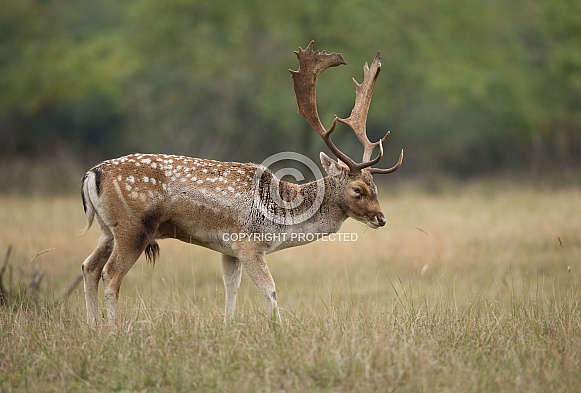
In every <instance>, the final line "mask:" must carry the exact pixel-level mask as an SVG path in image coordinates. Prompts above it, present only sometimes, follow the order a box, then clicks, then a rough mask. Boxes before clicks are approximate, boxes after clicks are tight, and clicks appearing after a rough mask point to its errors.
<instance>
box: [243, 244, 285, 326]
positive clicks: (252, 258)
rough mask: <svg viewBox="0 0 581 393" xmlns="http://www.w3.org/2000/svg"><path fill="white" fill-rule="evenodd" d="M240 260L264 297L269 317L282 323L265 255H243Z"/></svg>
mask: <svg viewBox="0 0 581 393" xmlns="http://www.w3.org/2000/svg"><path fill="white" fill-rule="evenodd" d="M239 259H240V260H241V261H242V263H243V264H244V269H245V270H246V273H247V274H248V276H249V277H250V279H251V280H252V282H253V283H254V285H256V286H257V287H258V289H259V290H260V292H262V294H263V295H264V297H265V299H266V305H267V307H268V311H269V315H270V316H271V317H272V319H273V320H274V321H275V322H278V323H281V319H280V313H279V311H278V303H277V301H276V288H275V285H274V280H273V278H272V275H271V274H270V270H268V266H267V265H266V258H265V255H264V253H250V254H249V255H244V256H243V255H241V256H239Z"/></svg>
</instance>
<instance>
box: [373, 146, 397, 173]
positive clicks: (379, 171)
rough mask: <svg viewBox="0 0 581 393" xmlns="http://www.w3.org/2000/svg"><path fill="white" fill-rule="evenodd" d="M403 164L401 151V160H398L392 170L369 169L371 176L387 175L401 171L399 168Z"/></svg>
mask: <svg viewBox="0 0 581 393" xmlns="http://www.w3.org/2000/svg"><path fill="white" fill-rule="evenodd" d="M402 162H403V149H401V152H400V153H399V160H397V164H395V165H394V166H392V167H391V168H386V169H381V168H369V172H370V173H371V174H376V173H377V174H385V173H391V172H395V171H397V170H398V169H399V167H400V166H401V164H402ZM372 165H373V164H372Z"/></svg>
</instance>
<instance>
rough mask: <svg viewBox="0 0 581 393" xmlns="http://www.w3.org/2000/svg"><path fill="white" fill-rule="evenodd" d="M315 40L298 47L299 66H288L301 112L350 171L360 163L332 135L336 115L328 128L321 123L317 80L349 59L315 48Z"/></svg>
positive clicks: (354, 169) (296, 52)
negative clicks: (336, 143)
mask: <svg viewBox="0 0 581 393" xmlns="http://www.w3.org/2000/svg"><path fill="white" fill-rule="evenodd" d="M314 43H315V41H311V42H310V43H309V45H307V47H306V49H302V48H299V50H297V51H295V54H296V55H297V59H298V60H299V70H298V71H293V70H289V71H290V72H291V74H292V77H293V82H294V89H295V95H296V98H297V105H298V108H299V114H300V115H301V116H303V117H304V118H305V119H306V120H307V122H308V123H309V124H310V125H311V127H313V128H314V129H315V131H317V133H318V134H319V135H320V136H321V138H323V141H324V142H325V144H326V145H327V146H328V147H329V149H330V150H331V151H332V152H333V154H335V156H337V158H339V159H340V160H341V161H343V162H344V163H345V164H346V165H347V166H348V167H349V169H350V170H351V171H356V170H357V163H356V162H355V161H353V160H352V159H351V158H349V157H348V156H347V155H346V154H345V153H343V152H342V151H341V150H339V149H338V148H337V147H336V146H335V144H334V143H333V141H332V140H331V138H330V135H331V133H332V132H333V131H334V130H335V125H336V122H337V119H335V120H334V121H333V125H332V126H331V128H329V130H327V129H325V127H324V126H323V124H322V123H321V120H320V119H319V113H318V111H317V91H316V84H317V80H318V79H319V76H320V75H321V74H322V73H323V72H324V71H325V70H326V69H327V68H329V67H337V66H340V65H343V64H347V62H346V61H345V59H343V56H342V55H341V54H340V53H327V52H326V51H323V52H320V51H313V45H314Z"/></svg>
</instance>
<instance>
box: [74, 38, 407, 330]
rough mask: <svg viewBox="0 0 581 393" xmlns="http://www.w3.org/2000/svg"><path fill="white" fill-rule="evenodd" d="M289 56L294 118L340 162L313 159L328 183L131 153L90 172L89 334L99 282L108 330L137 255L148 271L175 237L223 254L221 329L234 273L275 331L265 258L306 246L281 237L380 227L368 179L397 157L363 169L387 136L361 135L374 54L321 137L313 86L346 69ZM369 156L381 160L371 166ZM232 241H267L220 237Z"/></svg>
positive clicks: (314, 57)
mask: <svg viewBox="0 0 581 393" xmlns="http://www.w3.org/2000/svg"><path fill="white" fill-rule="evenodd" d="M295 53H296V55H297V58H298V61H299V70H298V71H292V70H291V73H292V78H293V82H294V90H295V94H296V99H297V104H298V112H299V114H300V115H302V116H303V117H304V118H305V119H306V120H307V121H308V123H309V124H310V125H311V126H312V127H313V128H314V129H315V131H316V132H317V133H318V134H319V135H320V136H321V138H322V139H323V141H324V142H325V143H326V145H327V146H328V147H329V149H330V150H331V151H332V152H333V154H334V155H335V156H336V157H337V158H338V160H337V161H334V160H332V159H330V158H329V157H328V156H327V155H325V154H324V153H321V154H320V159H321V164H322V166H323V168H324V169H325V171H326V172H327V174H328V175H327V176H326V177H323V178H321V179H317V180H315V181H313V182H310V183H306V184H302V185H299V184H295V183H289V182H286V181H282V180H280V179H277V178H276V177H275V176H274V174H273V173H272V172H271V171H270V170H268V169H267V168H265V167H264V166H260V165H256V164H251V163H237V162H220V161H213V160H208V159H201V158H190V157H182V156H174V155H165V154H131V155H128V156H125V157H121V158H117V159H112V160H108V161H104V162H102V163H100V164H98V165H96V166H95V167H93V168H92V169H90V170H89V171H88V172H87V173H86V174H85V176H84V178H83V181H82V191H81V194H82V199H83V207H84V210H85V213H86V216H87V220H88V224H87V228H86V230H88V229H89V228H90V227H91V225H92V223H93V220H94V219H95V218H96V219H97V222H98V223H99V225H100V226H101V238H100V240H99V243H98V246H97V248H96V249H95V250H94V251H93V253H92V254H91V255H90V256H89V257H88V258H87V259H86V260H85V261H84V262H83V265H82V270H83V279H84V292H85V300H86V307H87V322H88V325H89V326H95V324H96V323H97V322H98V321H99V319H100V318H99V309H98V300H97V289H98V284H99V280H100V279H101V278H102V280H103V284H104V287H105V289H104V293H105V306H106V310H107V317H108V321H109V323H110V324H114V322H115V319H116V314H117V302H118V297H119V288H120V286H121V282H122V280H123V277H124V276H125V275H126V273H127V272H128V271H129V269H131V267H132V266H133V265H134V263H135V262H136V261H137V259H138V258H139V256H140V255H141V254H142V253H143V252H145V256H146V258H147V259H148V260H150V261H153V262H155V259H156V257H157V256H158V253H159V246H158V243H157V242H156V240H157V239H163V238H176V239H179V240H182V241H184V242H187V243H192V244H197V245H200V246H203V247H207V248H209V249H212V250H215V251H218V252H220V253H222V272H223V279H224V287H225V292H226V302H225V314H224V320H225V322H226V323H228V322H229V321H230V320H232V318H233V317H234V309H235V304H236V293H237V291H238V288H239V286H240V280H241V277H242V267H244V269H245V271H246V272H247V274H248V276H249V277H250V278H251V279H252V281H253V282H254V284H255V285H256V286H257V287H258V289H259V290H260V291H261V292H262V294H263V295H264V297H265V298H266V302H267V306H268V308H269V311H270V315H271V316H272V317H273V319H275V320H276V321H278V322H280V313H279V310H278V306H277V300H276V291H275V284H274V280H273V278H272V275H271V274H270V271H269V269H268V266H267V264H266V259H265V255H266V254H269V253H272V252H275V251H278V250H281V249H284V248H288V247H294V246H299V245H301V244H305V243H308V242H309V241H312V240H313V238H312V237H305V236H303V237H291V236H281V235H289V234H296V233H317V234H330V233H334V232H337V231H338V230H339V228H340V227H341V225H342V224H343V222H344V221H345V220H346V219H347V218H348V217H351V218H353V219H355V220H357V221H361V222H363V223H365V224H367V225H368V226H370V227H371V228H379V227H382V226H384V225H385V223H386V220H385V217H384V215H383V213H382V212H381V208H380V205H379V202H378V199H377V188H376V186H375V184H374V182H373V177H372V175H373V174H383V173H391V172H393V171H395V170H396V169H398V168H399V167H400V165H401V164H402V161H403V150H402V151H401V154H400V156H399V160H398V162H397V164H395V165H394V166H393V167H391V168H389V169H377V168H372V167H371V166H372V165H374V164H376V163H377V162H379V160H380V159H381V158H382V156H383V146H382V143H383V142H384V141H385V140H386V139H387V137H388V136H389V132H387V134H386V135H385V136H384V137H383V138H381V139H380V140H379V141H377V142H374V143H372V142H370V141H369V139H368V137H367V135H366V119H367V113H368V110H369V104H370V101H371V96H372V93H373V88H374V85H375V81H376V78H377V76H378V74H379V71H380V67H381V63H380V54H379V52H378V53H377V55H376V56H375V59H374V60H373V62H372V63H371V67H369V66H368V65H367V63H366V64H365V66H364V79H363V83H361V84H359V83H357V81H356V80H355V79H353V81H354V83H355V89H356V99H355V105H354V107H353V110H352V112H351V115H350V116H349V117H348V118H346V119H342V118H339V117H335V119H334V121H333V124H332V126H331V127H330V128H329V129H328V130H327V129H325V127H324V126H323V125H322V123H321V121H320V119H319V115H318V112H317V105H316V86H315V85H316V82H317V79H318V77H319V76H320V75H321V73H322V72H324V71H325V70H326V69H327V68H329V67H335V66H338V65H342V64H347V63H346V62H345V60H344V59H343V57H342V55H341V54H338V53H330V54H327V53H326V52H320V51H314V50H313V41H311V42H310V43H309V45H308V46H307V48H306V49H304V50H303V49H301V48H299V50H298V51H295ZM338 121H339V122H341V123H344V124H346V125H348V126H349V127H350V128H351V129H352V130H353V132H354V133H355V135H356V136H357V138H358V139H359V141H360V142H361V144H362V145H363V148H364V153H363V161H362V162H361V163H357V162H355V161H354V160H352V159H351V158H349V157H348V156H347V155H346V154H344V153H343V152H341V151H340V150H339V149H338V148H337V147H336V146H335V144H334V143H333V141H332V140H331V138H330V136H331V133H332V132H333V131H334V129H335V126H336V124H337V122H338ZM376 147H378V148H379V151H378V154H377V156H376V157H375V158H373V159H372V158H371V157H372V153H373V151H374V149H375V148H376ZM297 198H298V199H297ZM297 200H299V201H301V203H300V204H299V205H298V206H297V205H296V203H295V204H293V203H292V202H293V201H297ZM313 207H314V209H313ZM234 233H235V234H260V233H262V234H265V233H269V234H273V235H275V236H246V237H245V236H236V237H234V236H227V235H228V234H234ZM277 235H278V236H277Z"/></svg>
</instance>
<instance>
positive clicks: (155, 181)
mask: <svg viewBox="0 0 581 393" xmlns="http://www.w3.org/2000/svg"><path fill="white" fill-rule="evenodd" d="M155 183H157V180H155V179H154V178H153V177H152V178H151V184H153V185H154V186H155Z"/></svg>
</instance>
